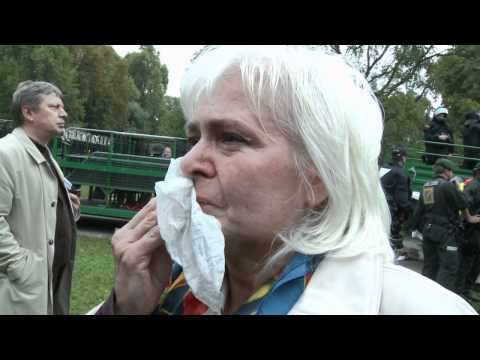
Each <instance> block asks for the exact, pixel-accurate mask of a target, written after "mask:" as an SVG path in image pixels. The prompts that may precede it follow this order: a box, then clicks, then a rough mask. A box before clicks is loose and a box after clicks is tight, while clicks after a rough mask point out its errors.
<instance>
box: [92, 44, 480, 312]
mask: <svg viewBox="0 0 480 360" xmlns="http://www.w3.org/2000/svg"><path fill="white" fill-rule="evenodd" d="M181 102H182V107H183V111H184V114H185V117H186V119H187V124H186V129H187V135H188V138H189V140H190V142H191V144H192V145H193V147H192V149H191V150H190V151H189V152H188V153H187V154H186V156H185V157H184V158H182V159H181V160H180V170H181V172H182V174H183V176H185V177H186V178H189V179H191V181H192V182H193V185H194V189H195V193H196V199H197V202H198V204H199V206H200V208H201V210H202V212H203V213H205V214H207V215H210V216H213V217H214V218H215V219H216V220H217V221H218V223H219V224H220V226H221V232H222V234H223V236H224V240H225V248H224V256H225V275H224V278H223V289H224V292H225V297H224V298H223V304H222V307H221V313H222V314H476V313H475V311H474V310H473V309H472V308H471V307H470V305H469V304H468V303H466V302H465V301H464V300H463V299H461V298H460V297H458V296H457V295H455V294H454V293H452V292H450V291H448V290H447V289H445V288H443V287H441V286H440V285H438V284H436V283H434V282H433V281H430V280H429V279H427V278H425V277H423V276H421V275H419V274H417V273H415V272H412V271H410V270H408V269H406V268H403V267H400V266H396V265H394V264H393V260H392V259H393V254H392V250H391V248H390V246H389V242H388V232H389V229H390V218H389V211H388V207H387V203H386V200H385V196H384V193H383V191H382V188H381V185H380V180H379V176H378V165H377V164H378V163H377V158H378V156H379V153H380V141H381V137H382V131H383V119H382V109H381V107H380V105H379V103H378V102H377V100H376V98H375V96H374V95H373V94H372V92H371V90H370V88H369V86H368V84H367V82H366V81H365V79H364V78H363V77H362V76H361V75H360V73H359V72H357V71H356V70H355V69H353V68H352V67H350V66H348V65H347V64H346V63H345V62H344V61H343V60H342V59H341V58H339V57H337V56H332V55H326V54H323V53H320V52H319V51H316V50H312V49H309V48H307V47H302V46H247V47H244V46H225V47H217V48H214V49H213V50H211V51H207V52H205V53H204V54H203V55H202V56H200V57H199V58H198V59H196V60H195V62H194V63H193V64H192V65H191V67H190V68H189V69H188V70H187V72H186V74H185V76H184V79H183V83H182V87H181ZM158 206H161V204H160V205H156V202H155V200H152V201H151V202H150V203H149V204H148V205H147V206H146V207H145V208H144V209H143V210H142V211H140V212H139V213H138V214H137V216H135V217H134V218H133V219H132V220H131V221H130V222H129V223H128V224H126V225H125V226H124V227H123V228H122V229H120V230H119V231H117V232H116V234H115V235H114V237H113V239H112V244H113V251H114V256H115V260H116V267H117V273H116V279H115V287H114V291H113V293H112V296H111V297H110V298H109V299H108V300H107V301H106V302H105V303H104V304H103V306H102V307H101V308H100V309H99V310H98V312H97V313H98V314H111V313H115V314H150V313H168V314H208V313H212V312H211V311H209V310H210V309H209V307H208V306H207V305H206V304H204V303H202V301H201V300H199V299H198V298H197V297H196V296H195V293H194V292H192V289H191V288H190V287H191V284H189V283H188V277H187V281H185V276H184V274H183V272H182V269H181V268H180V267H179V266H178V265H177V264H175V263H174V264H173V265H172V259H171V256H170V255H171V254H169V251H168V250H167V247H166V246H165V242H164V241H163V239H162V236H161V235H160V234H161V233H162V229H159V228H158V226H157V210H159V209H158ZM477 221H478V219H477ZM198 256H200V254H198Z"/></svg>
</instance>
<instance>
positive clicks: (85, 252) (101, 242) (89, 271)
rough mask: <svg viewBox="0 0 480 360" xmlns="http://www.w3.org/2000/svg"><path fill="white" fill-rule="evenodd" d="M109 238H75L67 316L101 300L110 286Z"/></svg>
mask: <svg viewBox="0 0 480 360" xmlns="http://www.w3.org/2000/svg"><path fill="white" fill-rule="evenodd" d="M113 273H114V265H113V256H112V248H111V245H110V238H99V237H90V236H79V237H78V239H77V252H76V257H75V267H74V271H73V280H72V295H71V300H70V314H72V315H79V314H85V313H86V312H87V311H88V310H90V309H91V308H93V307H94V306H95V305H97V304H99V303H100V302H101V301H103V300H105V299H106V298H107V297H108V295H110V292H111V290H112V287H113Z"/></svg>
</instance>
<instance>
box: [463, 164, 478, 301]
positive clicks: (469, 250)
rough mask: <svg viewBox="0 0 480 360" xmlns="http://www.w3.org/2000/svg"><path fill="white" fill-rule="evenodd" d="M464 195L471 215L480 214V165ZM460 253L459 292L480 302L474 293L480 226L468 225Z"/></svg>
mask: <svg viewBox="0 0 480 360" xmlns="http://www.w3.org/2000/svg"><path fill="white" fill-rule="evenodd" d="M464 193H465V197H466V200H467V204H468V209H469V211H470V214H480V163H478V164H476V165H475V167H474V168H473V180H472V181H471V182H470V183H469V184H468V185H467V186H466V187H465V190H464ZM458 252H459V269H458V279H457V291H458V293H459V294H460V295H462V296H464V297H469V298H471V299H473V300H476V301H480V298H478V296H476V295H475V293H473V292H472V287H473V285H474V283H475V279H476V278H477V276H478V271H479V270H478V267H479V260H480V225H476V224H469V223H467V224H466V226H465V236H464V241H462V242H461V243H460V244H459V247H458Z"/></svg>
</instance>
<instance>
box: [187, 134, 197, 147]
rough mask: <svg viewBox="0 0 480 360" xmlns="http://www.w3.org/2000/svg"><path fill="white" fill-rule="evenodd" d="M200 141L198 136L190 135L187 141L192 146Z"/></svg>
mask: <svg viewBox="0 0 480 360" xmlns="http://www.w3.org/2000/svg"><path fill="white" fill-rule="evenodd" d="M197 142H198V137H197V136H188V137H187V143H188V145H190V146H195V144H196V143H197Z"/></svg>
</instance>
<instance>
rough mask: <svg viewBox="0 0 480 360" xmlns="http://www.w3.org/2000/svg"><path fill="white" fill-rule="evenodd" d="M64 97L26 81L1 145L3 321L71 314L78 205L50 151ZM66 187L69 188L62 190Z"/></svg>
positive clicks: (63, 116)
mask: <svg viewBox="0 0 480 360" xmlns="http://www.w3.org/2000/svg"><path fill="white" fill-rule="evenodd" d="M62 97H63V94H62V92H61V91H60V90H59V89H58V88H57V87H56V86H54V85H52V84H50V83H47V82H41V81H35V82H33V81H25V82H22V83H20V84H19V85H18V87H17V89H16V91H15V93H14V94H13V97H12V113H13V117H14V121H15V122H16V126H17V127H16V128H15V129H14V130H13V132H12V133H11V134H8V135H7V136H5V137H3V138H2V139H0V314H68V313H69V308H70V290H71V280H72V272H73V261H74V255H75V240H76V226H75V221H76V220H78V217H79V207H80V200H79V198H78V197H77V196H75V195H74V194H71V193H69V192H68V190H67V188H66V185H65V184H68V181H67V182H66V181H65V178H64V175H63V173H62V171H61V170H60V167H59V166H58V164H57V163H56V161H55V160H54V159H53V157H52V155H51V153H50V151H49V150H48V147H47V144H48V143H49V142H50V140H51V139H53V138H54V137H55V136H58V135H62V134H63V132H64V131H65V119H66V117H67V113H66V112H65V109H64V105H63V101H62ZM67 186H68V185H67Z"/></svg>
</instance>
